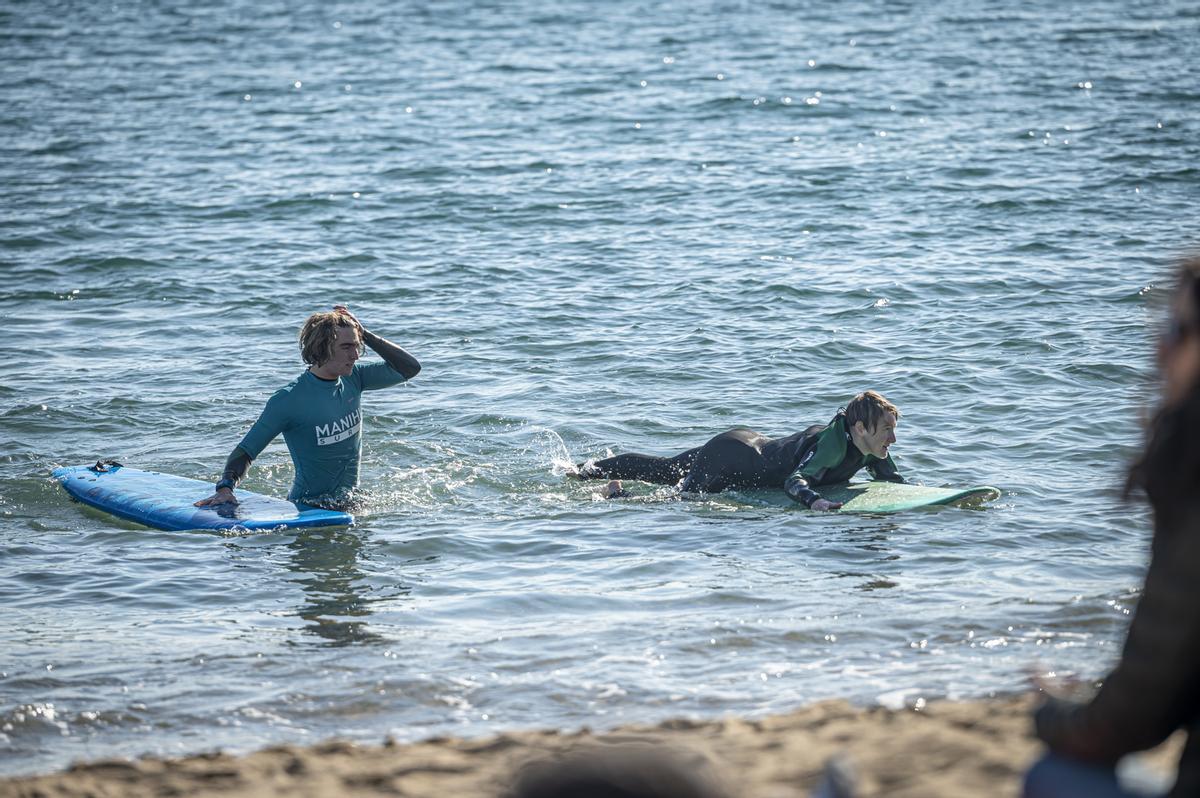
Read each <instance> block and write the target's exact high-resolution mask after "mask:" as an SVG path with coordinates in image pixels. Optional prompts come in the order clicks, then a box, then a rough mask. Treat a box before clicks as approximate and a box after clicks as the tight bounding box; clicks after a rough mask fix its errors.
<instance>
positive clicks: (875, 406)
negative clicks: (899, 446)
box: [846, 391, 900, 460]
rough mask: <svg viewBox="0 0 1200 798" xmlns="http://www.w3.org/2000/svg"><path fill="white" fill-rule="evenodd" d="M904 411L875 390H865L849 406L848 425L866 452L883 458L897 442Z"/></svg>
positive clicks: (852, 435)
mask: <svg viewBox="0 0 1200 798" xmlns="http://www.w3.org/2000/svg"><path fill="white" fill-rule="evenodd" d="M899 421H900V410H899V409H898V408H897V407H896V406H895V405H894V404H892V403H891V402H889V401H888V400H887V399H884V398H883V397H882V396H880V395H879V394H877V393H876V392H875V391H863V392H862V393H860V394H859V395H858V396H856V397H854V398H853V399H851V400H850V404H848V405H846V426H847V428H849V430H850V438H851V440H852V441H854V445H855V446H857V447H858V450H859V451H860V452H862V453H863V454H872V455H875V456H876V457H878V458H879V459H880V460H882V459H884V458H885V457H887V456H888V449H890V448H891V446H892V444H893V443H895V442H896V424H897V422H899Z"/></svg>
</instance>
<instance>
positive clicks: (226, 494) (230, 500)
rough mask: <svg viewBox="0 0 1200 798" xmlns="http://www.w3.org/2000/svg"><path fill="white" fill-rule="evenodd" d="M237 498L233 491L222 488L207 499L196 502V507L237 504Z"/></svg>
mask: <svg viewBox="0 0 1200 798" xmlns="http://www.w3.org/2000/svg"><path fill="white" fill-rule="evenodd" d="M237 503H238V500H237V497H236V496H234V495H233V491H231V490H230V489H229V488H221V489H220V490H218V491H217V492H216V493H214V494H213V495H211V496H209V497H208V498H207V499H201V500H200V501H198V502H196V503H195V505H194V506H196V507H213V506H216V505H218V504H237Z"/></svg>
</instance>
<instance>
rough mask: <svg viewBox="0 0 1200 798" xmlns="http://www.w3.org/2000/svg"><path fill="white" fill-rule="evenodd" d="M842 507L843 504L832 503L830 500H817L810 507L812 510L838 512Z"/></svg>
mask: <svg viewBox="0 0 1200 798" xmlns="http://www.w3.org/2000/svg"><path fill="white" fill-rule="evenodd" d="M841 506H842V503H841V502H831V501H829V499H817V500H816V501H815V502H813V503H812V504H810V505H809V507H808V509H810V510H837V509H839V508H840V507H841Z"/></svg>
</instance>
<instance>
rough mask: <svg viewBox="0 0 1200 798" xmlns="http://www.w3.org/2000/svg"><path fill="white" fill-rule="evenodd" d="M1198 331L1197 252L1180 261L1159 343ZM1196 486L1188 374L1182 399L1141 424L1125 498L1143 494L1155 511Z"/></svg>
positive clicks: (1196, 440)
mask: <svg viewBox="0 0 1200 798" xmlns="http://www.w3.org/2000/svg"><path fill="white" fill-rule="evenodd" d="M1196 336H1200V257H1197V258H1193V259H1191V260H1187V261H1184V263H1183V264H1182V265H1181V266H1180V268H1179V277H1178V281H1177V283H1176V287H1175V293H1174V294H1172V304H1171V310H1170V316H1169V318H1168V324H1167V327H1166V328H1165V330H1164V332H1163V344H1162V345H1163V346H1178V345H1179V344H1180V343H1182V342H1183V341H1184V340H1186V339H1187V338H1189V337H1196ZM1198 489H1200V379H1197V378H1194V379H1193V382H1192V384H1191V385H1190V386H1188V389H1187V393H1186V394H1185V395H1184V397H1183V398H1182V399H1180V400H1179V401H1177V402H1174V403H1172V404H1167V403H1166V401H1165V400H1164V402H1163V404H1162V405H1160V407H1159V408H1158V410H1157V411H1156V412H1155V414H1154V416H1153V417H1152V418H1151V420H1150V424H1149V426H1148V427H1147V429H1146V442H1145V444H1144V446H1143V447H1142V451H1141V454H1139V455H1138V456H1137V458H1136V459H1135V460H1134V461H1133V464H1132V465H1131V466H1130V468H1129V474H1128V478H1127V479H1126V482H1125V496H1126V498H1128V497H1129V495H1130V494H1131V493H1132V492H1133V491H1135V490H1142V491H1145V493H1146V497H1147V498H1148V499H1149V500H1150V504H1151V505H1152V506H1153V507H1154V510H1155V513H1156V514H1159V515H1163V514H1171V513H1173V512H1175V511H1176V510H1178V509H1179V508H1181V507H1182V506H1183V505H1184V504H1185V503H1186V502H1188V501H1191V500H1193V497H1194V496H1195V495H1196V494H1197V492H1198Z"/></svg>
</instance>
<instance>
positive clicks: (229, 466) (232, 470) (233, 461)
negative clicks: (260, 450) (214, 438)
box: [221, 446, 254, 487]
mask: <svg viewBox="0 0 1200 798" xmlns="http://www.w3.org/2000/svg"><path fill="white" fill-rule="evenodd" d="M253 459H254V458H252V457H251V456H250V455H248V454H246V452H245V451H243V449H242V447H241V446H235V447H233V451H232V452H230V453H229V459H228V460H226V461H225V470H224V471H223V472H221V482H228V483H230V486H231V487H237V484H238V483H239V482H241V481H242V477H244V476H246V472H247V471H249V470H250V462H251V461H252V460H253Z"/></svg>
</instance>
